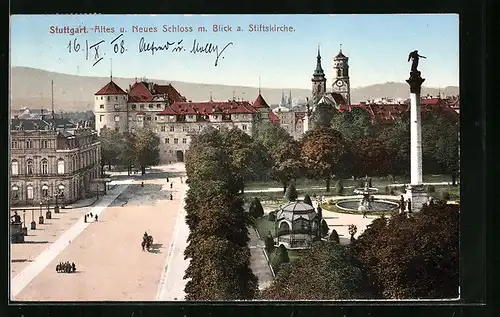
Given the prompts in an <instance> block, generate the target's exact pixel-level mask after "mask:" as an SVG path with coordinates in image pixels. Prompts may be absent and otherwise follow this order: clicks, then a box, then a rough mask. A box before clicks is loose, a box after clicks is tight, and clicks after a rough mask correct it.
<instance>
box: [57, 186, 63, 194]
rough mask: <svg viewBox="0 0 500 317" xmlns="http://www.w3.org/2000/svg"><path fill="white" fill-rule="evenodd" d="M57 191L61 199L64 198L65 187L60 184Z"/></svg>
mask: <svg viewBox="0 0 500 317" xmlns="http://www.w3.org/2000/svg"><path fill="white" fill-rule="evenodd" d="M57 191H58V194H59V196H60V197H64V185H63V184H60V185H59V186H57Z"/></svg>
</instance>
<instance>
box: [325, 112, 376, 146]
mask: <svg viewBox="0 0 500 317" xmlns="http://www.w3.org/2000/svg"><path fill="white" fill-rule="evenodd" d="M331 127H332V128H333V129H335V130H337V131H339V132H340V133H341V134H342V136H343V137H344V139H345V140H347V141H351V142H358V141H359V140H362V139H363V138H364V137H365V136H368V135H370V134H371V133H372V132H373V130H374V129H373V124H372V120H371V118H370V114H369V113H368V112H367V111H366V110H365V109H362V108H353V109H351V110H350V111H349V110H344V111H342V112H337V113H335V115H334V116H333V118H332V124H331Z"/></svg>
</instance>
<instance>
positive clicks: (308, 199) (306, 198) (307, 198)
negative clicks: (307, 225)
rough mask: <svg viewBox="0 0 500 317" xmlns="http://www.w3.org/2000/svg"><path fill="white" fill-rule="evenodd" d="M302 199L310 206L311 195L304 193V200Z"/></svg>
mask: <svg viewBox="0 0 500 317" xmlns="http://www.w3.org/2000/svg"><path fill="white" fill-rule="evenodd" d="M303 201H304V203H306V204H308V205H311V206H312V205H313V203H312V200H311V196H309V194H306V195H305V196H304V200H303Z"/></svg>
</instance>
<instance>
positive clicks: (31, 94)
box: [10, 67, 459, 111]
mask: <svg viewBox="0 0 500 317" xmlns="http://www.w3.org/2000/svg"><path fill="white" fill-rule="evenodd" d="M51 80H53V81H54V104H55V109H56V111H60V110H63V111H86V110H93V108H94V103H93V101H94V100H93V95H94V93H95V92H97V91H98V90H99V89H100V88H101V87H102V86H104V85H106V84H107V83H108V82H109V78H108V77H89V76H77V75H68V74H62V73H55V72H49V71H46V70H42V69H36V68H29V67H13V68H12V69H11V86H10V92H11V107H12V108H13V109H19V108H21V107H28V108H40V107H41V106H43V107H44V108H48V109H50V107H51V87H50V81H51ZM148 80H151V81H154V82H156V83H158V84H168V83H171V84H172V85H173V86H174V87H175V88H176V89H177V90H178V91H179V92H180V93H181V94H182V95H184V96H186V98H187V99H188V100H193V101H200V100H208V99H209V98H210V94H212V97H213V99H214V100H227V99H232V97H233V91H234V95H235V96H236V97H237V98H242V99H246V100H250V101H253V100H255V98H256V97H257V94H258V88H257V87H241V86H226V85H212V84H202V83H188V82H180V81H175V80H172V81H169V80H165V79H152V78H151V79H148ZM113 81H114V82H116V83H117V84H118V85H119V86H120V87H122V88H123V89H124V90H125V89H127V88H128V87H129V85H130V84H132V83H133V82H134V81H135V79H134V78H115V77H113ZM290 90H291V92H292V98H293V99H294V100H296V99H300V100H305V98H306V97H309V96H310V95H311V90H310V89H294V88H292V89H290V88H286V87H283V89H277V88H262V89H261V91H262V95H263V97H264V99H266V101H267V102H268V103H269V104H277V103H279V102H280V101H281V94H282V91H284V92H285V95H286V96H288V94H289V91H290ZM458 91H459V89H458V87H446V88H444V89H442V90H441V93H444V94H446V95H448V94H458ZM438 92H439V90H438V88H427V87H423V89H422V94H424V95H425V94H430V95H437V94H438ZM351 94H352V95H351V100H352V102H353V103H358V102H360V101H364V100H366V99H368V98H370V99H371V98H375V99H376V98H382V97H388V98H406V97H408V84H406V83H385V84H376V85H371V86H366V87H359V88H354V89H352V91H351Z"/></svg>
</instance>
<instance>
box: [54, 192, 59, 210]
mask: <svg viewBox="0 0 500 317" xmlns="http://www.w3.org/2000/svg"><path fill="white" fill-rule="evenodd" d="M58 198H59V193H57V192H56V206H55V207H54V212H55V213H56V214H58V213H59V204H58V202H57V199H58Z"/></svg>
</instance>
